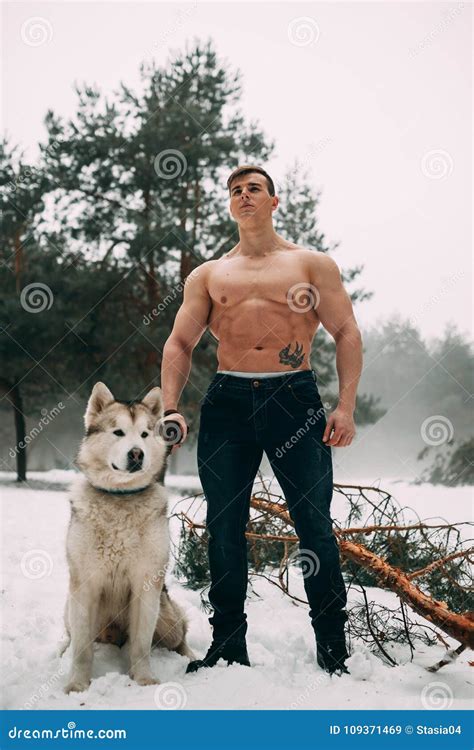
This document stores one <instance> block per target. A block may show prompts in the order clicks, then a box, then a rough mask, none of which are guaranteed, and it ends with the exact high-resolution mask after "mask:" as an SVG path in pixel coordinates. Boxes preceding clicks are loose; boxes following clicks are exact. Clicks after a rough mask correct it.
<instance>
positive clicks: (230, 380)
mask: <svg viewBox="0 0 474 750" xmlns="http://www.w3.org/2000/svg"><path fill="white" fill-rule="evenodd" d="M296 380H302V381H305V380H309V381H312V382H317V376H316V373H315V372H314V370H298V372H284V373H282V374H281V375H278V376H276V377H271V378H258V376H256V377H254V378H246V377H241V376H238V375H227V374H226V373H223V372H216V373H215V375H214V377H213V378H212V380H211V382H210V383H209V389H211V388H213V387H214V386H216V385H219V386H221V387H223V388H232V389H234V388H236V389H238V390H243V391H250V390H254V389H255V388H259V389H263V390H265V391H269V390H278V389H279V388H281V387H282V385H284V384H285V383H287V382H292V383H293V382H295V381H296Z"/></svg>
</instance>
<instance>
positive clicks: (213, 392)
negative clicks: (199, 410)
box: [201, 383, 222, 406]
mask: <svg viewBox="0 0 474 750" xmlns="http://www.w3.org/2000/svg"><path fill="white" fill-rule="evenodd" d="M220 393H222V383H211V385H210V386H209V388H208V389H207V391H206V393H205V394H204V398H203V399H202V401H201V406H214V403H215V401H216V398H218V397H219V394H220Z"/></svg>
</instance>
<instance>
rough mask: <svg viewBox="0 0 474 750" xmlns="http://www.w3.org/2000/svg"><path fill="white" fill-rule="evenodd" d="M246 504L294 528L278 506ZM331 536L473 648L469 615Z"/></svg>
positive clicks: (473, 633)
mask: <svg viewBox="0 0 474 750" xmlns="http://www.w3.org/2000/svg"><path fill="white" fill-rule="evenodd" d="M250 504H251V506H252V507H253V508H256V509H258V510H265V511H266V512H267V513H268V514H270V515H273V516H276V517H278V518H281V519H282V520H284V521H285V523H287V524H288V525H289V526H292V527H294V524H293V521H292V519H291V516H290V514H289V513H288V511H287V510H285V509H284V508H282V506H281V505H280V504H278V503H274V502H270V501H268V500H263V499H261V498H257V497H255V496H253V497H252V498H251V501H250ZM335 533H336V535H337V536H338V537H339V548H340V552H341V555H342V556H343V557H345V558H347V559H349V560H352V561H353V562H355V563H356V564H357V565H360V566H361V567H363V568H365V569H366V570H369V571H370V572H371V573H372V574H373V575H374V576H375V578H376V579H377V581H378V583H379V584H380V585H381V586H382V587H383V588H386V589H390V590H391V591H393V592H395V593H396V594H398V596H399V597H400V599H402V600H403V601H405V602H406V603H407V604H408V605H409V606H410V607H411V608H412V609H413V610H414V611H415V612H416V613H417V614H418V615H421V616H422V617H424V618H425V619H427V620H428V621H429V622H431V623H433V624H434V625H436V626H437V627H438V628H440V629H441V630H443V631H444V632H445V633H447V634H448V635H450V636H451V637H452V638H455V639H456V640H457V641H459V642H460V643H462V644H464V645H465V646H467V647H468V648H471V649H472V648H474V621H473V619H472V614H471V613H469V612H466V613H463V614H457V613H455V612H451V611H450V610H449V609H448V607H447V605H446V604H445V603H444V602H440V601H438V600H436V599H433V598H431V597H430V596H428V595H427V594H425V593H424V592H423V591H421V589H419V588H418V586H416V584H414V583H412V582H411V581H410V578H409V576H408V575H407V574H406V573H404V572H403V571H402V570H400V569H399V568H395V567H392V566H391V565H389V564H388V563H387V562H386V561H385V560H383V559H382V558H381V557H379V556H378V555H376V554H374V553H373V552H370V550H368V549H367V548H366V547H364V546H363V545H362V544H360V543H356V542H352V541H349V540H347V539H344V538H341V535H340V534H338V532H337V531H336V532H335Z"/></svg>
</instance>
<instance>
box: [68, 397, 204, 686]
mask: <svg viewBox="0 0 474 750" xmlns="http://www.w3.org/2000/svg"><path fill="white" fill-rule="evenodd" d="M161 416H162V400H161V390H160V388H153V389H152V390H151V391H150V392H149V393H148V394H147V395H146V396H145V398H144V399H143V400H142V401H141V402H139V403H137V402H135V403H124V402H119V401H116V400H115V399H114V397H113V395H112V393H111V392H110V390H109V389H108V388H107V386H106V385H104V383H96V385H95V386H94V388H93V390H92V393H91V396H90V399H89V402H88V404H87V409H86V413H85V417H84V420H85V427H86V435H85V437H84V439H83V441H82V443H81V446H80V449H79V453H78V456H77V459H76V465H77V466H78V468H79V469H80V470H81V472H82V475H80V476H79V477H78V478H77V480H76V481H75V484H74V485H73V487H72V489H71V496H70V503H71V519H70V523H69V529H68V534H67V544H66V547H67V561H68V565H69V595H68V600H67V602H66V608H65V625H66V632H67V638H66V640H65V642H64V644H63V648H62V653H64V651H65V650H66V648H67V647H68V645H69V643H71V645H72V666H71V673H70V675H69V679H68V683H67V685H66V687H65V692H67V693H69V692H71V691H81V690H85V689H86V688H87V687H88V685H89V684H90V680H91V670H92V655H93V644H94V641H101V642H106V643H115V644H117V645H118V646H121V645H123V643H125V641H126V640H127V639H128V640H129V644H130V671H129V674H130V676H131V677H132V678H133V679H134V680H135V681H136V682H138V684H139V685H151V684H156V683H157V682H158V681H157V680H156V679H155V678H154V677H153V675H152V672H151V665H150V651H151V647H152V644H154V645H158V646H162V647H165V648H168V649H170V650H174V651H177V652H178V653H179V654H182V655H184V656H186V657H188V658H189V659H193V658H195V657H194V654H193V653H192V651H190V649H189V648H188V646H187V644H186V630H187V623H186V619H185V616H184V613H183V612H182V610H181V609H180V607H179V606H178V605H177V604H176V602H174V601H173V600H172V599H171V598H170V596H169V594H168V591H167V589H166V586H165V585H164V578H165V573H166V570H167V567H168V563H169V534H168V519H167V497H166V491H165V488H164V486H163V485H162V484H160V482H159V480H160V479H161V478H162V477H163V475H164V467H165V462H166V445H165V444H164V443H163V442H162V441H161V440H158V439H157V438H156V436H155V432H156V424H157V421H158V420H159V419H160V417H161ZM116 431H121V432H122V433H123V435H122V434H121V433H120V432H118V434H115V432H116ZM133 490H138V491H136V492H134V493H133V492H130V491H133ZM117 491H121V492H123V491H126V493H124V494H113V493H117Z"/></svg>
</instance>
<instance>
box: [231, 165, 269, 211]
mask: <svg viewBox="0 0 474 750" xmlns="http://www.w3.org/2000/svg"><path fill="white" fill-rule="evenodd" d="M227 187H228V189H229V196H230V206H229V207H230V213H231V215H232V217H233V218H234V219H235V221H237V223H239V222H242V221H245V223H246V224H247V223H248V222H249V221H251V222H252V223H253V222H254V221H256V222H258V223H259V224H260V223H262V222H263V221H265V219H267V218H268V217H270V218H271V216H272V213H273V211H274V209H275V208H276V207H277V206H278V197H277V196H276V195H275V185H274V184H273V180H272V178H271V177H270V175H269V174H268V173H267V172H266V171H265V170H264V169H262V167H257V166H255V165H253V164H244V165H241V166H240V167H237V169H234V171H233V172H232V173H231V175H230V176H229V179H228V180H227Z"/></svg>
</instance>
